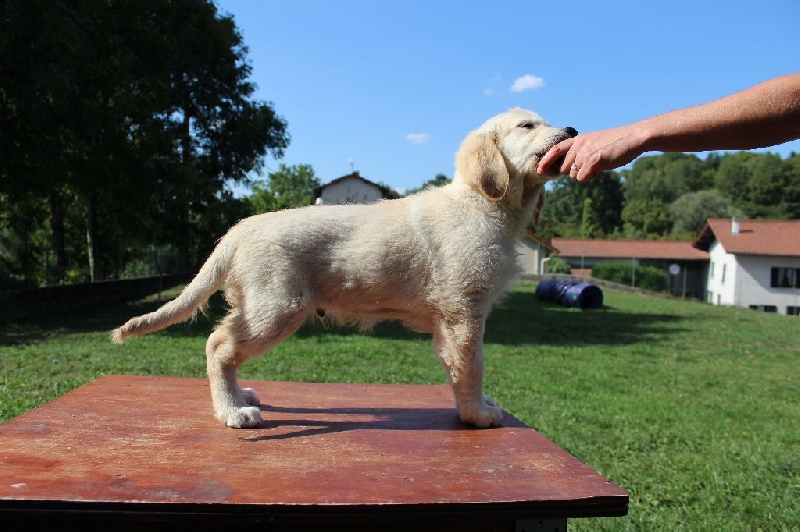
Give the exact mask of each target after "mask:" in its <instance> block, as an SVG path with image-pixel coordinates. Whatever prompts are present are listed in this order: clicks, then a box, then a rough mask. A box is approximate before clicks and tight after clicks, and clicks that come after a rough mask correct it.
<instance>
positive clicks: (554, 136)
mask: <svg viewBox="0 0 800 532" xmlns="http://www.w3.org/2000/svg"><path fill="white" fill-rule="evenodd" d="M577 134H578V132H577V131H575V129H573V128H571V127H567V128H556V127H552V126H550V125H548V124H547V123H546V122H545V121H544V120H542V118H541V117H540V116H539V115H537V114H536V113H533V112H531V111H527V110H525V109H520V108H518V107H517V108H514V109H511V110H509V111H507V112H505V113H501V114H499V115H497V116H495V117H492V118H490V119H489V120H487V121H486V122H485V123H484V124H483V125H482V126H481V127H479V128H478V129H476V130H475V131H473V132H472V133H470V134H469V135H468V136H467V138H466V139H464V142H462V144H461V147H460V148H459V150H458V152H457V153H456V172H455V176H454V178H453V181H454V182H463V183H466V184H468V185H471V186H473V187H475V188H477V189H478V190H479V191H480V193H481V194H483V195H484V196H485V197H486V198H488V199H489V200H491V201H494V202H505V203H507V204H508V206H509V207H512V208H521V209H525V210H527V209H532V210H533V218H534V223H536V224H538V223H539V214H540V211H541V209H542V207H543V206H544V184H545V183H546V182H547V181H548V180H550V179H554V178H556V177H558V173H557V169H558V168H559V167H560V166H561V165H560V164H559V163H558V162H556V163H555V164H553V165H551V166H550V168H551V169H553V170H551V171H550V172H548V174H546V175H539V174H537V173H536V166H537V165H538V164H539V159H541V158H542V156H544V154H545V153H547V150H549V149H550V148H551V147H552V146H553V145H555V144H557V143H559V142H561V141H562V140H564V139H567V138H569V137H574V136H575V135H577ZM551 172H552V173H551Z"/></svg>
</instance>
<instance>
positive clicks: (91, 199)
mask: <svg viewBox="0 0 800 532" xmlns="http://www.w3.org/2000/svg"><path fill="white" fill-rule="evenodd" d="M96 222H97V196H96V194H95V193H94V192H90V193H89V195H88V197H87V198H86V256H87V258H88V260H89V279H90V280H91V282H95V281H97V277H98V276H97V267H96V266H97V265H96V263H95V257H96V256H97V254H96V252H97V227H96V226H97V223H96Z"/></svg>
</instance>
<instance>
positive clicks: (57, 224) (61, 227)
mask: <svg viewBox="0 0 800 532" xmlns="http://www.w3.org/2000/svg"><path fill="white" fill-rule="evenodd" d="M65 210H66V209H65V207H64V198H63V197H62V196H61V193H60V192H54V193H53V194H51V195H50V232H51V234H52V238H53V242H52V243H53V254H54V255H55V258H56V264H55V266H54V268H53V273H52V279H53V281H54V282H55V283H58V282H60V281H63V280H64V272H66V271H67V248H66V228H65V224H64V217H65ZM46 281H47V279H46Z"/></svg>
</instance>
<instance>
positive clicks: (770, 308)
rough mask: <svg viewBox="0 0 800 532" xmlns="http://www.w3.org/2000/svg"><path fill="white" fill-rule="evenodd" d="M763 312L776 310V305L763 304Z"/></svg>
mask: <svg viewBox="0 0 800 532" xmlns="http://www.w3.org/2000/svg"><path fill="white" fill-rule="evenodd" d="M764 312H778V307H776V306H775V305H764Z"/></svg>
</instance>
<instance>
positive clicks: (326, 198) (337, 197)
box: [314, 172, 398, 205]
mask: <svg viewBox="0 0 800 532" xmlns="http://www.w3.org/2000/svg"><path fill="white" fill-rule="evenodd" d="M397 197H398V194H397V192H395V191H394V190H392V189H390V188H389V187H385V186H383V185H379V184H377V183H373V182H372V181H370V180H368V179H364V178H363V177H361V175H360V174H359V173H358V172H353V173H352V174H347V175H345V176H342V177H340V178H338V179H334V180H333V181H331V182H330V183H328V184H326V185H320V186H318V187H314V204H315V205H337V204H342V203H374V202H376V201H378V200H381V199H392V198H397Z"/></svg>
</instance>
